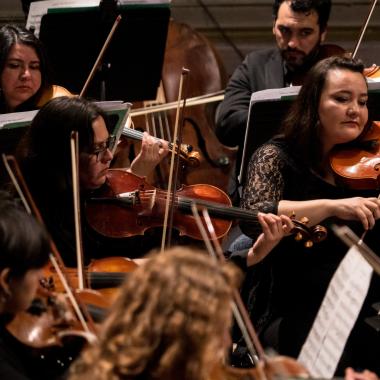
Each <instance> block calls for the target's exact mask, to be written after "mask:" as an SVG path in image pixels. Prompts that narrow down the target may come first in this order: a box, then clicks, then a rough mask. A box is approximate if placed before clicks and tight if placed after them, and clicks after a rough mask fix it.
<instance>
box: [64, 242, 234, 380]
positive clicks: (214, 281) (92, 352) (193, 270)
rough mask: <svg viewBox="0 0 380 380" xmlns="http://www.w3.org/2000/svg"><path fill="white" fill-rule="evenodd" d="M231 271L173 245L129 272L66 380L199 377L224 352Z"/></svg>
mask: <svg viewBox="0 0 380 380" xmlns="http://www.w3.org/2000/svg"><path fill="white" fill-rule="evenodd" d="M236 278H237V273H236V271H235V268H232V267H231V266H230V265H227V264H223V265H221V264H218V263H216V262H215V261H214V260H212V259H211V258H209V257H208V256H207V255H206V254H205V253H204V252H200V251H194V250H190V249H188V248H183V247H177V248H173V249H171V250H168V251H166V252H164V253H163V254H160V255H156V256H153V257H152V258H151V259H150V260H149V261H148V262H147V263H146V264H145V265H144V266H142V267H140V268H138V269H137V270H136V271H135V272H133V273H132V274H131V275H130V276H129V277H128V279H127V281H126V282H125V284H124V286H123V289H122V291H121V294H120V297H119V298H118V301H117V302H116V304H115V306H114V308H113V310H112V312H111V314H110V316H109V318H108V319H107V320H106V322H105V324H104V329H103V333H102V336H101V338H100V344H99V345H97V346H94V347H91V348H89V349H88V350H87V351H86V352H84V353H83V355H82V357H81V358H80V360H79V361H78V362H77V363H76V364H75V365H74V366H73V368H72V370H71V376H70V380H77V379H82V380H83V379H91V380H100V379H101V380H111V379H112V380H116V379H145V380H148V379H165V380H169V379H181V380H193V379H194V380H195V379H197V380H202V379H207V378H208V377H209V373H210V371H211V370H212V368H213V366H214V365H215V364H216V361H218V360H221V358H222V356H223V355H224V353H225V347H226V344H225V335H226V332H228V328H229V326H230V323H231V300H232V289H233V287H234V285H235V284H236Z"/></svg>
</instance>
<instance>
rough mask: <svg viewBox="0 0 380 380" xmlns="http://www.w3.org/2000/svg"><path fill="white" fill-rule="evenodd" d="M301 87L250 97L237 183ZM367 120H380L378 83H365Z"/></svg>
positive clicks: (274, 129)
mask: <svg viewBox="0 0 380 380" xmlns="http://www.w3.org/2000/svg"><path fill="white" fill-rule="evenodd" d="M300 88H301V87H300V86H295V87H285V88H277V89H269V90H263V91H257V92H254V93H253V94H252V96H251V102H250V106H249V114H248V121H247V128H246V131H245V139H244V148H243V154H242V160H241V166H240V172H239V176H238V186H239V187H242V186H243V185H244V183H245V179H246V171H247V167H248V164H249V160H250V159H251V157H252V154H253V153H254V151H255V150H256V149H257V148H258V147H259V146H260V145H262V144H264V143H265V142H267V141H268V140H269V139H271V138H272V137H273V136H275V135H276V134H277V133H278V132H279V129H280V126H281V123H282V121H283V119H284V117H285V115H286V113H287V112H288V110H289V108H290V105H291V104H292V102H293V100H294V99H295V97H296V96H297V95H298V92H299V89H300ZM368 88H369V92H368V103H367V104H368V111H369V120H380V82H370V83H368Z"/></svg>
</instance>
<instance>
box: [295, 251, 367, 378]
mask: <svg viewBox="0 0 380 380" xmlns="http://www.w3.org/2000/svg"><path fill="white" fill-rule="evenodd" d="M371 276H372V267H371V266H370V265H369V264H368V262H367V261H366V260H365V259H364V258H363V256H362V255H361V254H360V252H359V250H358V248H357V247H356V246H353V247H351V248H350V250H349V251H348V252H347V254H346V256H345V257H344V259H343V260H342V262H341V263H340V265H339V267H338V269H337V270H336V272H335V273H334V276H333V277H332V279H331V282H330V284H329V287H328V289H327V292H326V295H325V298H324V299H323V302H322V305H321V307H320V309H319V311H318V314H317V317H316V319H315V321H314V324H313V327H312V328H311V330H310V333H309V335H308V337H307V339H306V341H305V343H304V345H303V347H302V350H301V352H300V355H299V357H298V361H299V362H300V363H301V364H303V365H304V366H305V367H306V368H307V369H308V370H309V372H310V374H311V376H312V377H322V378H328V379H329V378H332V377H333V376H334V373H335V370H336V367H337V365H338V362H339V359H340V357H341V356H342V352H343V349H344V346H345V345H346V342H347V339H348V336H349V335H350V332H351V330H352V327H353V326H354V324H355V321H356V319H357V317H358V315H359V312H360V309H361V307H362V305H363V302H364V299H365V297H366V295H367V292H368V288H369V284H370V280H371Z"/></svg>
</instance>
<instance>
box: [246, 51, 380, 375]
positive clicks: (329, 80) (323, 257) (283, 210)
mask: <svg viewBox="0 0 380 380" xmlns="http://www.w3.org/2000/svg"><path fill="white" fill-rule="evenodd" d="M362 71H363V66H362V65H361V64H360V63H358V62H356V61H354V60H351V59H346V58H329V59H327V60H324V61H321V62H320V63H318V64H317V65H316V66H315V67H314V68H313V69H312V70H311V72H310V74H309V76H308V78H307V80H306V82H305V83H304V85H303V87H302V88H301V90H300V93H299V96H298V98H297V100H296V101H295V103H294V105H293V107H292V109H291V112H290V114H289V116H288V117H287V119H286V121H285V123H284V133H283V135H282V136H281V137H276V138H274V139H272V140H271V141H269V142H268V143H267V144H265V145H263V146H262V147H260V148H259V149H258V150H257V151H256V152H255V153H254V155H253V156H252V158H251V161H250V164H249V169H248V178H247V181H246V186H245V188H244V191H243V197H242V207H243V208H245V209H250V210H255V211H257V210H259V211H263V212H272V213H274V214H278V215H281V214H285V215H290V214H292V213H295V215H296V218H297V219H300V218H302V217H307V218H309V220H310V225H314V224H317V223H323V222H326V221H328V220H329V219H333V220H334V221H335V222H342V223H345V224H349V225H350V227H352V228H353V229H354V230H356V232H357V233H359V234H360V233H361V232H362V231H363V229H364V230H369V233H368V234H367V237H366V243H367V244H368V245H370V246H371V247H372V248H373V249H374V250H376V249H377V247H376V243H378V236H379V235H378V232H377V233H376V230H377V229H378V226H377V225H375V222H376V220H377V219H379V218H380V201H379V200H378V199H377V194H376V193H375V192H374V191H355V190H352V189H349V188H347V187H345V186H343V185H341V184H340V183H339V181H338V180H337V179H336V177H335V175H334V173H333V172H332V169H331V167H330V164H329V154H330V151H331V150H332V149H333V148H334V147H335V146H336V145H338V144H346V143H349V142H352V141H355V140H356V139H357V138H358V137H360V136H361V134H362V133H365V132H366V129H367V128H368V125H369V124H368V109H367V105H366V102H367V98H368V94H367V92H368V91H367V84H366V80H365V78H364V76H363V74H362ZM241 228H242V230H243V232H244V233H245V234H247V235H248V236H249V237H251V238H253V239H255V238H256V237H257V234H258V231H257V226H255V225H249V224H248V223H243V224H241ZM376 234H377V236H376ZM346 252H347V247H346V246H345V245H344V244H343V243H342V242H341V241H340V240H339V239H338V238H337V237H335V236H334V234H333V233H332V232H330V233H329V236H328V238H327V239H326V241H324V242H322V243H320V244H315V245H314V246H313V247H312V248H310V249H308V248H305V247H304V246H303V245H302V244H299V243H298V242H295V241H294V239H292V238H290V237H288V238H286V239H283V240H282V241H281V243H280V244H279V245H278V246H277V247H276V248H275V249H274V250H273V251H272V252H271V253H270V254H269V255H267V256H266V257H265V258H264V259H263V260H262V261H261V262H260V263H259V264H258V265H255V266H254V267H253V268H249V269H248V274H247V279H246V284H245V287H244V288H243V293H244V295H245V297H246V298H247V302H248V306H249V309H250V311H251V314H252V318H253V320H254V321H255V323H256V325H257V327H258V329H259V330H260V332H261V338H262V339H263V342H264V343H265V344H267V345H268V346H269V345H270V346H272V347H275V348H276V349H277V350H278V351H279V352H280V353H281V354H286V355H290V356H294V357H296V356H297V355H298V354H299V351H300V349H301V347H302V344H303V343H304V341H305V339H306V337H307V334H308V332H309V330H310V328H311V326H312V323H313V320H314V318H315V316H316V313H317V312H318V309H319V306H320V304H321V301H322V299H323V297H324V295H325V292H326V289H327V286H328V284H329V281H330V279H331V277H332V275H333V273H334V271H335V270H336V268H337V266H338V265H339V263H340V261H341V260H342V258H343V257H344V255H345V253H346ZM248 263H249V262H248ZM379 300H380V283H379V279H378V278H377V277H376V276H373V278H372V282H371V287H370V290H369V293H368V295H367V298H366V300H365V303H364V306H363V308H362V310H361V312H360V315H359V317H358V319H357V322H356V324H355V326H354V329H353V331H352V332H351V335H350V337H349V340H348V342H347V344H346V349H345V351H344V353H343V356H342V358H341V362H340V366H339V367H338V372H340V369H341V368H344V366H346V365H349V364H350V365H351V366H355V367H361V368H365V367H367V368H370V369H372V370H375V371H377V372H379V367H380V365H379V360H378V358H379V357H380V341H379V336H378V333H376V332H375V330H373V329H372V328H371V327H369V326H368V325H367V324H366V323H365V322H364V319H365V318H366V317H368V316H373V315H374V314H375V311H374V310H373V309H371V304H372V303H373V302H376V301H379Z"/></svg>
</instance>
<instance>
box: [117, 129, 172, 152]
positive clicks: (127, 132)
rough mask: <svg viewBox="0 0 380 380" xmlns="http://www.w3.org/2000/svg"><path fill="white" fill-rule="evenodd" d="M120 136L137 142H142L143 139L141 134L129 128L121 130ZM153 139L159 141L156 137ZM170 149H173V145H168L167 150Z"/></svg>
mask: <svg viewBox="0 0 380 380" xmlns="http://www.w3.org/2000/svg"><path fill="white" fill-rule="evenodd" d="M122 135H123V136H125V137H128V138H130V139H132V140H137V141H142V139H143V132H141V131H138V130H136V129H133V128H129V127H125V128H124V129H123V132H122ZM153 137H154V138H155V140H156V141H160V139H159V138H158V137H155V136H153ZM172 147H173V144H171V143H169V148H172Z"/></svg>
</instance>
